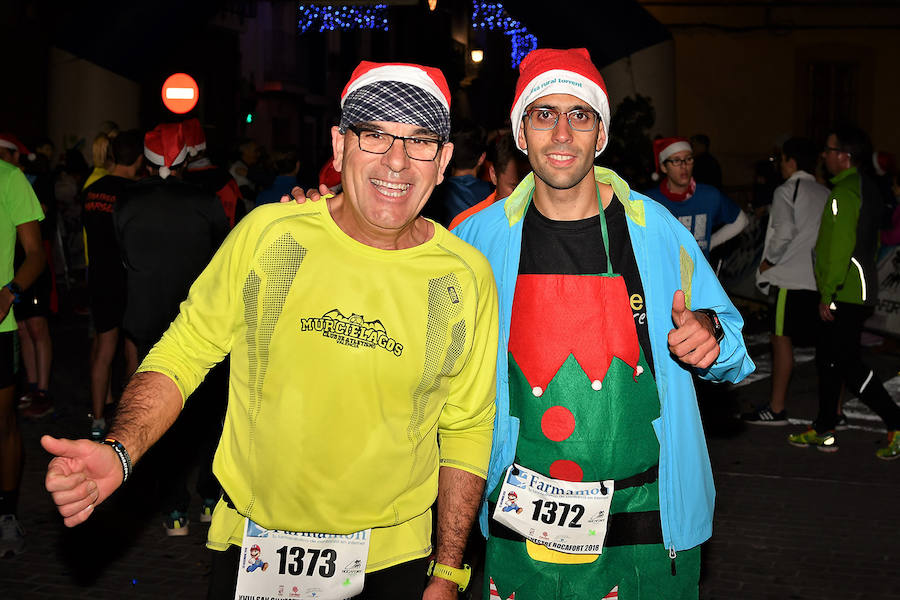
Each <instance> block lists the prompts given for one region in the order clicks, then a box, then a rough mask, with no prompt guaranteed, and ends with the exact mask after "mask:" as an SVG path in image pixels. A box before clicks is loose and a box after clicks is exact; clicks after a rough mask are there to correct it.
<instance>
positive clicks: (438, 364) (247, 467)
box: [42, 62, 498, 600]
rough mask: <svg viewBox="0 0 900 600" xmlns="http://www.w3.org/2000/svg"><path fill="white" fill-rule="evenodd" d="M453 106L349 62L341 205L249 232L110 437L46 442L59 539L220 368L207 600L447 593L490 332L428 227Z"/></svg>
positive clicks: (490, 297) (260, 223)
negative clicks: (225, 386) (223, 365)
mask: <svg viewBox="0 0 900 600" xmlns="http://www.w3.org/2000/svg"><path fill="white" fill-rule="evenodd" d="M449 105H450V92H449V88H448V86H447V83H446V81H445V80H444V77H443V75H442V74H441V73H440V71H438V70H437V69H432V68H428V67H421V66H418V65H408V64H376V63H369V62H363V63H361V64H360V65H359V67H357V69H356V70H355V71H354V73H353V75H352V76H351V79H350V82H349V83H348V84H347V86H346V88H345V89H344V92H343V94H342V97H341V107H342V116H341V123H340V126H338V127H334V128H333V129H332V144H333V149H334V164H335V168H336V169H337V170H339V171H340V172H341V173H342V181H343V193H342V194H340V195H338V196H336V197H332V198H329V199H328V200H327V202H321V203H315V204H312V203H310V204H306V205H292V206H290V207H287V208H286V207H284V206H279V205H271V206H270V205H267V206H263V207H260V208H258V209H257V210H254V211H253V212H252V213H251V214H249V215H248V216H247V217H246V218H244V219H243V220H242V221H241V223H240V224H239V225H238V226H237V227H236V228H235V229H234V230H233V232H232V233H231V235H229V237H228V238H227V239H226V240H225V242H224V243H223V245H222V247H221V248H220V250H219V251H218V253H217V254H216V256H215V257H214V258H213V259H212V261H211V262H210V264H209V266H208V267H207V268H206V269H205V270H204V272H203V273H202V274H201V275H200V276H199V277H198V279H197V281H196V282H195V283H194V285H193V287H192V288H191V291H190V293H189V295H188V298H187V300H186V301H185V302H184V303H183V304H182V307H181V312H180V314H179V316H178V317H177V318H176V320H175V321H174V322H173V324H172V325H171V327H170V328H169V330H168V331H167V332H166V334H165V335H164V336H163V338H162V339H161V340H160V341H159V343H158V344H157V345H156V346H155V347H154V348H153V350H152V351H151V352H150V354H149V355H148V356H147V358H146V360H145V361H144V362H143V363H142V365H141V367H140V368H139V369H138V373H137V374H136V375H135V377H134V378H133V379H132V381H131V383H130V384H129V386H128V388H127V389H126V391H125V393H124V395H123V399H122V401H121V407H120V409H119V414H118V415H117V418H116V420H115V422H114V424H113V426H112V428H111V429H110V432H109V435H110V439H108V440H105V441H104V442H103V443H101V444H97V443H93V442H90V441H87V440H78V441H70V440H57V439H54V438H50V437H49V436H47V437H45V438H43V440H42V443H43V445H44V447H45V448H46V449H47V450H48V451H49V452H51V453H53V454H55V455H56V458H54V459H53V461H51V463H50V466H49V467H48V473H47V478H46V486H47V489H48V491H50V492H51V493H52V494H53V497H54V501H55V502H56V504H57V506H58V508H59V511H60V514H62V516H63V517H64V518H65V523H66V525H68V526H74V525H77V524H79V523H81V522H83V521H84V520H85V519H87V518H88V517H89V516H90V515H91V514H92V512H93V510H94V507H95V506H96V505H97V504H98V503H100V502H102V501H103V500H104V499H105V498H107V497H108V496H109V495H110V494H111V493H112V492H113V491H114V490H115V489H116V488H118V486H119V485H121V484H122V482H123V480H124V479H127V476H128V474H129V473H130V470H131V468H132V461H135V462H136V461H137V460H138V459H139V458H140V457H141V456H143V454H144V453H145V452H146V451H147V449H148V448H149V447H150V446H151V445H152V444H153V443H154V442H155V441H156V440H157V439H159V437H160V436H161V435H162V434H163V433H164V432H165V431H166V429H168V427H169V426H170V425H171V424H172V422H173V421H174V420H175V418H177V416H178V413H179V412H180V410H181V408H182V406H183V402H184V399H185V398H187V397H188V396H189V395H190V393H191V391H193V390H194V388H195V387H196V386H197V385H198V384H199V382H200V381H201V380H202V378H203V376H204V375H205V374H206V372H207V370H208V369H209V368H210V366H211V365H213V364H215V363H217V362H219V361H220V360H221V359H222V358H223V357H224V356H225V355H226V354H229V353H230V356H231V381H230V390H229V403H228V411H227V414H226V418H225V426H224V432H223V435H222V439H221V441H220V444H219V447H218V450H217V452H216V457H215V460H214V463H213V471H214V473H215V474H216V476H217V477H218V479H219V480H220V482H221V483H222V487H223V489H224V491H225V495H224V496H223V498H222V500H221V501H220V502H219V504H218V505H217V506H216V509H215V511H214V513H213V520H212V524H211V526H210V531H209V539H208V546H209V547H210V548H211V549H213V550H216V551H217V552H215V553H214V558H213V570H212V575H211V578H210V580H211V581H210V597H215V598H218V597H222V598H226V597H227V598H229V599H230V598H234V597H235V590H237V593H238V594H239V595H247V596H256V595H262V596H277V590H278V589H284V588H279V586H296V587H298V589H301V590H306V591H307V592H309V593H311V592H312V591H315V592H316V594H317V597H319V598H323V599H327V598H348V597H355V596H356V595H357V594H359V593H360V590H361V595H360V596H359V597H362V598H385V599H388V598H389V599H391V600H397V599H405V598H410V599H412V598H426V599H428V600H432V599H443V598H455V597H456V594H457V588H458V586H463V583H464V581H465V579H466V572H465V571H464V570H463V569H461V568H460V567H462V564H461V562H462V553H463V549H464V546H465V540H466V537H467V535H468V532H469V529H470V527H471V523H472V520H473V518H474V515H475V511H476V509H477V507H478V504H479V502H480V499H481V495H482V492H483V488H484V478H485V476H486V472H487V464H488V457H489V453H490V442H491V433H492V429H493V418H494V403H493V400H494V393H495V392H494V368H493V360H494V357H495V354H496V348H497V336H498V333H497V332H498V323H497V295H496V289H495V286H494V281H493V278H492V275H491V271H490V266H489V265H488V263H487V261H486V260H485V259H484V257H483V256H482V255H481V254H479V253H478V252H477V251H475V250H474V249H473V248H472V247H471V246H469V245H467V244H465V243H463V242H461V241H460V240H459V239H457V238H456V237H455V236H453V235H451V234H449V233H448V232H447V231H446V230H445V229H444V228H443V227H440V226H439V225H437V224H435V223H433V222H431V221H429V220H427V219H424V218H422V217H420V216H419V212H420V211H421V208H422V206H423V205H424V204H425V202H426V200H427V199H428V197H429V195H430V194H431V191H432V190H433V189H434V186H435V185H437V184H438V183H439V182H440V181H441V180H442V178H443V172H444V168H445V167H446V165H447V162H448V161H449V159H450V155H451V154H452V150H453V148H452V144H449V143H448V142H447V140H448V138H449V131H450V119H449ZM129 455H130V456H129ZM435 499H437V505H438V511H437V512H438V514H437V536H436V537H437V548H436V552H435V555H434V558H435V560H434V562H433V563H432V564H429V563H428V561H427V557H428V556H429V555H430V554H431V553H432V545H431V528H432V525H431V524H432V517H431V508H430V507H431V505H432V504H433V503H434V501H435ZM260 561H261V563H260ZM254 565H255V566H254ZM264 565H268V566H264ZM426 570H427V572H428V573H429V574H432V573H433V575H434V576H433V577H432V578H431V580H430V581H428V582H427V587H426V581H425V573H426ZM363 572H365V578H364V582H363ZM287 589H291V588H287Z"/></svg>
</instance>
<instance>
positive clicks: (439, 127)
mask: <svg viewBox="0 0 900 600" xmlns="http://www.w3.org/2000/svg"><path fill="white" fill-rule="evenodd" d="M341 109H342V112H341V125H340V126H341V129H346V128H347V127H348V126H349V125H353V124H355V123H361V122H364V121H393V122H396V123H410V124H413V125H421V126H423V127H426V128H428V129H430V130H432V131H434V132H435V133H437V134H438V135H440V136H441V137H442V138H443V139H449V138H450V86H449V85H447V80H446V79H445V78H444V74H443V73H442V72H441V70H440V69H436V68H434V67H425V66H422V65H416V64H410V63H375V62H369V61H367V60H364V61H362V62H361V63H359V65H358V66H357V67H356V68H355V69H354V70H353V73H352V74H351V75H350V80H349V81H348V82H347V85H346V86H344V91H343V92H341Z"/></svg>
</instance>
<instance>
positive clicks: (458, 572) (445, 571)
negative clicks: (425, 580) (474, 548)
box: [425, 559, 472, 592]
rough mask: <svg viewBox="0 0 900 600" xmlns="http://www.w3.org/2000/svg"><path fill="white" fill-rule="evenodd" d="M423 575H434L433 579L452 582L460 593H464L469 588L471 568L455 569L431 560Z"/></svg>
mask: <svg viewBox="0 0 900 600" xmlns="http://www.w3.org/2000/svg"><path fill="white" fill-rule="evenodd" d="M425 574H426V575H428V576H429V577H431V576H432V575H434V576H435V577H440V578H441V579H446V580H447V581H452V582H453V583H455V584H456V585H457V586H459V591H460V592H464V591H466V588H467V587H469V579H471V578H472V567H470V566H469V565H463V566H462V569H457V568H455V567H448V566H447V565H443V564H441V563H439V562H435V561H434V560H433V559H432V561H431V563H429V565H428V571H427V572H426V573H425Z"/></svg>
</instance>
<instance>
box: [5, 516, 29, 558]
mask: <svg viewBox="0 0 900 600" xmlns="http://www.w3.org/2000/svg"><path fill="white" fill-rule="evenodd" d="M24 551H25V529H24V528H23V527H22V524H21V523H19V521H18V520H17V519H16V516H15V515H2V516H0V558H6V557H7V556H15V555H17V554H22V552H24Z"/></svg>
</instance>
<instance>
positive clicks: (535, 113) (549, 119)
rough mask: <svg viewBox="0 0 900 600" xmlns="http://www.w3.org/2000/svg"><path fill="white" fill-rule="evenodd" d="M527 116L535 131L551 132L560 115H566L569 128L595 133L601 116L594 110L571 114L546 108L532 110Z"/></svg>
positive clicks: (579, 109) (582, 110) (578, 111)
mask: <svg viewBox="0 0 900 600" xmlns="http://www.w3.org/2000/svg"><path fill="white" fill-rule="evenodd" d="M525 115H526V116H527V117H528V121H529V122H530V123H531V128H532V129H534V130H535V131H549V130H551V129H553V128H554V127H556V124H557V123H558V122H559V116H560V115H566V121H568V122H569V127H571V128H572V129H574V130H575V131H593V129H594V127H596V126H597V121H599V120H600V116H599V115H598V114H597V113H595V112H594V111H592V110H584V109H582V108H576V109H574V110H570V111H569V112H559V111H558V110H555V109H552V108H546V107H537V108H532V109H531V110H529V111H527V112H526V113H525Z"/></svg>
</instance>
